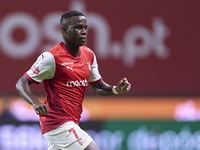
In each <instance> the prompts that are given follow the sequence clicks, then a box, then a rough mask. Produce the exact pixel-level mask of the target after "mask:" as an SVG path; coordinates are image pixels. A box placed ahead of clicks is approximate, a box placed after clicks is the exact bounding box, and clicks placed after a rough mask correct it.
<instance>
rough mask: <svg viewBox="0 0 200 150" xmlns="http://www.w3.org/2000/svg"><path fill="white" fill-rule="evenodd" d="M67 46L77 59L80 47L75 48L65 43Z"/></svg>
mask: <svg viewBox="0 0 200 150" xmlns="http://www.w3.org/2000/svg"><path fill="white" fill-rule="evenodd" d="M64 44H65V46H66V47H67V48H68V49H69V50H70V51H71V52H72V54H73V55H74V56H75V57H76V56H78V54H79V46H74V45H70V44H66V42H64Z"/></svg>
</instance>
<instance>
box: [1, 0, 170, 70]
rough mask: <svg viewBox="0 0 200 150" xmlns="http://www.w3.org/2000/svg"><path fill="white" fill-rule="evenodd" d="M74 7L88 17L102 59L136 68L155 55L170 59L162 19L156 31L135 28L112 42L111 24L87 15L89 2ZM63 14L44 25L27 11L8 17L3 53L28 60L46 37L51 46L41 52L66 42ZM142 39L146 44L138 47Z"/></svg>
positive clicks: (3, 25) (54, 15)
mask: <svg viewBox="0 0 200 150" xmlns="http://www.w3.org/2000/svg"><path fill="white" fill-rule="evenodd" d="M70 7H71V8H70V9H76V10H80V11H82V12H83V13H84V14H85V16H86V17H87V20H88V24H89V28H90V29H92V30H94V33H95V34H94V51H95V53H96V54H97V55H98V57H99V58H100V59H107V58H108V57H113V58H115V59H120V58H121V59H122V60H123V62H124V64H125V65H126V66H127V67H132V66H133V65H134V64H135V63H136V60H137V59H141V58H146V57H148V56H149V55H150V54H151V53H154V54H155V55H156V56H157V57H158V58H161V59H164V58H168V57H169V49H168V48H167V47H166V46H165V44H164V40H165V39H166V38H167V36H169V29H168V28H167V27H166V26H165V24H164V21H163V19H162V18H160V17H155V18H153V20H152V31H150V30H149V29H148V28H147V27H145V26H141V25H137V26H132V27H130V28H129V29H127V30H126V31H125V34H124V35H123V41H122V42H120V41H111V29H110V25H109V23H108V21H107V20H106V19H105V18H104V17H103V16H101V15H100V14H97V13H95V12H87V11H86V3H84V2H83V1H72V2H71V5H70ZM61 15H62V13H61V12H51V13H48V14H47V15H46V16H44V17H43V18H42V22H41V23H40V24H39V23H38V22H37V20H36V19H35V18H34V17H33V16H32V15H30V14H28V13H27V12H23V13H22V12H20V13H19V12H16V13H12V14H10V15H8V16H5V18H4V19H3V20H2V23H1V25H0V42H1V50H2V51H3V53H4V54H5V55H7V56H8V57H11V58H14V59H19V58H20V59H22V58H27V57H28V56H31V55H32V54H33V53H34V52H35V51H36V50H37V47H39V44H41V43H40V41H41V40H42V38H45V39H47V40H48V41H49V43H45V44H44V45H43V46H42V49H41V51H45V50H48V49H50V48H51V47H53V46H54V45H55V44H57V43H58V42H59V41H60V40H61V39H62V36H61V33H60V30H59V29H58V27H59V20H60V16H61ZM16 27H20V28H22V29H24V30H25V32H26V34H27V36H26V39H25V40H24V41H23V42H21V43H17V42H15V41H14V40H13V38H12V36H11V35H12V32H13V29H15V28H16ZM138 40H141V41H142V42H141V43H140V44H138V43H137V41H138Z"/></svg>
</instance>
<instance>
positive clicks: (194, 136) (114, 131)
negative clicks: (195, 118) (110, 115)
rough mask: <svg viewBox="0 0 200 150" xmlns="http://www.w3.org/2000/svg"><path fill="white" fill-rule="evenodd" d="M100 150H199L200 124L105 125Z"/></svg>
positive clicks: (114, 123) (105, 123)
mask: <svg viewBox="0 0 200 150" xmlns="http://www.w3.org/2000/svg"><path fill="white" fill-rule="evenodd" d="M99 136H100V137H101V143H98V145H99V146H100V147H101V149H102V150H199V149H200V122H176V121H107V122H104V123H103V127H102V130H101V132H99Z"/></svg>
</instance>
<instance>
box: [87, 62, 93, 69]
mask: <svg viewBox="0 0 200 150" xmlns="http://www.w3.org/2000/svg"><path fill="white" fill-rule="evenodd" d="M87 65H88V69H89V71H91V69H92V67H91V63H90V62H87Z"/></svg>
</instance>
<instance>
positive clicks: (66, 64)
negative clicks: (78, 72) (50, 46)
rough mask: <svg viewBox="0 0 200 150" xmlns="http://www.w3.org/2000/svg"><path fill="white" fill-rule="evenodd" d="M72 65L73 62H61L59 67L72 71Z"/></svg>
mask: <svg viewBox="0 0 200 150" xmlns="http://www.w3.org/2000/svg"><path fill="white" fill-rule="evenodd" d="M73 64H74V62H63V63H61V65H63V66H66V68H67V69H70V70H71V71H73Z"/></svg>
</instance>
